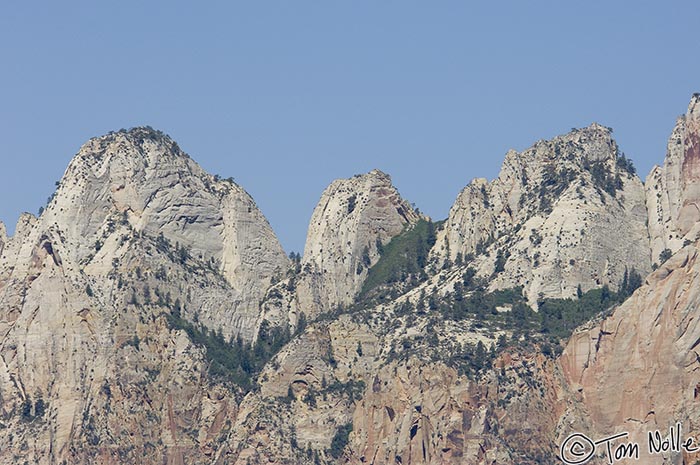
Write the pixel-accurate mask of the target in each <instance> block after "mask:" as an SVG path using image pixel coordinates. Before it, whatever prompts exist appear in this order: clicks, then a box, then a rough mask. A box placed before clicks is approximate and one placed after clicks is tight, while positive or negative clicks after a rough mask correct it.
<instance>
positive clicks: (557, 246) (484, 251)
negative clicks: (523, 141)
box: [433, 124, 651, 304]
mask: <svg viewBox="0 0 700 465" xmlns="http://www.w3.org/2000/svg"><path fill="white" fill-rule="evenodd" d="M648 243H649V239H648V234H647V229H646V206H645V196H644V189H643V186H642V183H641V181H640V180H639V179H638V178H637V176H636V175H634V172H633V170H631V169H630V168H629V167H628V165H627V161H626V159H625V158H622V156H620V155H619V154H618V148H617V144H616V143H615V141H614V140H613V139H612V137H611V131H610V129H609V128H605V127H603V126H600V125H598V124H593V125H591V126H589V127H587V128H584V129H579V130H574V131H572V132H571V133H569V134H566V135H564V136H560V137H556V138H554V139H553V140H551V141H540V142H537V143H536V144H535V145H534V146H533V147H531V148H530V149H528V150H525V151H524V152H522V153H518V152H515V151H510V152H508V154H507V155H506V159H505V161H504V163H503V166H502V168H501V172H500V174H499V176H498V178H496V179H495V180H494V181H492V182H490V183H489V182H487V181H486V180H484V179H476V180H474V181H472V183H470V184H469V185H468V186H467V187H465V188H464V189H463V190H462V192H461V193H460V194H459V196H458V198H457V201H456V202H455V204H454V206H453V207H452V209H451V210H450V215H449V217H448V219H447V221H446V222H445V226H444V229H443V231H441V232H440V233H439V235H438V240H437V243H436V245H435V247H434V249H433V256H435V257H436V258H437V259H438V260H439V261H440V262H441V263H444V261H445V260H449V261H451V262H455V261H470V259H471V260H473V262H472V266H474V267H475V268H476V269H477V270H478V272H479V274H480V275H481V276H483V277H488V278H490V279H491V288H492V289H502V288H508V287H514V286H518V285H522V286H523V287H524V288H525V293H526V295H527V296H528V300H529V301H530V303H531V304H535V303H536V301H537V299H538V298H541V297H552V298H568V297H573V296H575V295H576V290H577V287H578V286H579V285H580V286H581V287H582V289H583V290H584V291H585V290H588V289H591V288H594V287H600V286H602V285H606V284H607V285H609V286H610V287H611V288H616V287H617V286H618V285H619V283H620V282H621V281H622V278H623V275H624V272H625V268H626V267H627V268H635V269H636V270H637V271H638V272H641V273H642V274H644V273H646V272H648V271H649V270H650V266H651V263H650V259H649V245H648Z"/></svg>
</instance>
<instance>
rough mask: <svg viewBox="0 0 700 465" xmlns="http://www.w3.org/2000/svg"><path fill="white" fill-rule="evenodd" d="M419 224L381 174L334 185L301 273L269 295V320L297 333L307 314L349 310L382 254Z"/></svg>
mask: <svg viewBox="0 0 700 465" xmlns="http://www.w3.org/2000/svg"><path fill="white" fill-rule="evenodd" d="M419 219H420V215H419V214H418V213H416V212H415V211H414V210H413V208H411V206H410V205H409V203H408V202H407V201H406V200H404V199H403V198H401V195H400V194H399V192H398V191H397V190H396V188H395V187H394V186H393V185H392V183H391V178H390V177H389V176H388V175H387V174H385V173H383V172H381V171H379V170H373V171H370V172H369V173H366V174H361V175H355V176H353V177H352V178H349V179H339V180H336V181H334V182H333V183H331V185H330V186H328V187H327V188H326V190H325V191H324V192H323V194H322V195H321V199H320V200H319V202H318V205H317V206H316V208H315V209H314V212H313V215H312V217H311V221H310V222H309V229H308V233H307V238H306V245H305V247H304V255H303V257H301V259H300V262H299V263H298V265H297V270H296V271H295V272H294V273H293V275H292V276H291V277H290V278H289V279H286V280H284V281H282V282H280V283H279V284H277V285H276V286H274V287H273V288H271V289H270V290H269V291H268V294H267V296H266V298H265V302H264V303H263V310H264V318H266V319H267V320H269V321H270V322H272V323H273V324H275V325H285V324H290V326H291V327H292V328H295V327H296V326H297V323H298V321H299V318H300V317H301V314H302V313H303V314H304V318H306V319H310V318H313V317H315V316H317V315H319V314H321V313H324V312H329V311H333V310H336V309H337V308H339V307H347V306H349V305H350V304H352V303H353V301H354V299H355V297H356V296H357V294H358V293H359V292H360V290H361V289H362V285H363V283H364V281H365V279H366V278H367V273H368V272H369V269H370V268H371V267H372V266H373V265H374V264H375V263H377V260H379V256H380V248H381V247H382V246H383V245H386V244H387V243H388V242H389V241H390V240H391V239H392V238H393V237H395V236H397V235H399V234H400V233H401V232H403V231H405V230H406V228H408V227H410V226H411V225H413V224H415V223H416V222H417V221H418V220H419Z"/></svg>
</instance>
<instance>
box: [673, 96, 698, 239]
mask: <svg viewBox="0 0 700 465" xmlns="http://www.w3.org/2000/svg"><path fill="white" fill-rule="evenodd" d="M684 145H685V153H684V158H683V165H682V171H681V173H682V203H681V209H680V211H679V214H678V224H679V227H680V229H681V232H683V233H684V234H685V233H687V232H688V231H689V230H690V229H691V228H692V227H693V225H694V224H695V223H697V222H698V221H700V96H697V95H696V96H693V99H692V100H691V102H690V106H689V107H688V113H687V115H686V122H685V137H684Z"/></svg>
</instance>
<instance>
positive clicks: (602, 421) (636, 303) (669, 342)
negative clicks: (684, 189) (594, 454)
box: [561, 246, 700, 464]
mask: <svg viewBox="0 0 700 465" xmlns="http://www.w3.org/2000/svg"><path fill="white" fill-rule="evenodd" d="M647 283H648V285H646V286H643V287H642V288H640V289H639V290H638V291H637V292H636V293H635V294H634V295H633V296H632V297H631V298H630V299H629V300H627V301H626V302H625V303H624V304H622V305H621V306H620V307H619V308H618V309H617V310H616V311H615V313H614V314H613V315H612V316H610V317H609V318H607V319H605V320H604V321H603V322H601V323H600V325H598V326H596V327H594V328H592V329H590V330H588V331H584V332H581V333H579V334H577V335H576V336H574V337H573V338H572V339H571V340H570V341H569V344H568V346H567V348H566V350H565V351H564V353H563V355H562V357H561V364H562V368H563V372H564V375H565V377H566V378H567V382H568V383H569V384H570V385H572V386H574V387H577V388H578V389H579V391H580V393H581V399H582V401H583V404H584V405H585V408H586V410H587V414H588V415H589V417H590V421H591V423H592V425H593V428H594V430H595V431H596V433H598V434H601V435H605V434H608V433H610V434H612V433H618V432H629V433H630V435H631V438H632V440H634V441H637V442H639V443H640V444H646V441H647V436H646V435H647V433H648V432H650V431H655V430H657V429H658V430H661V431H667V430H668V428H669V427H670V426H673V425H674V424H675V423H676V422H681V424H682V425H683V428H684V436H694V437H697V436H698V433H699V427H700V409H698V406H699V405H700V400H699V399H698V396H697V391H698V389H697V386H698V384H699V383H700V354H699V352H700V349H698V345H699V344H698V341H700V321H698V318H697V311H698V308H699V307H700V253H699V251H698V249H697V248H695V247H693V246H688V247H686V248H684V249H682V250H681V251H679V252H678V253H676V254H675V255H674V256H673V257H672V258H671V259H669V260H668V261H667V262H666V263H665V264H664V265H663V266H662V267H661V268H659V269H658V270H657V271H656V272H654V273H653V274H651V275H650V276H649V278H648V279H647ZM686 458H687V459H690V458H689V457H686ZM695 460H697V457H693V460H690V461H686V462H683V463H695ZM637 463H640V464H661V463H669V462H664V461H663V458H662V457H660V456H649V455H648V454H642V456H641V457H640V461H639V462H637ZM673 463H681V462H673Z"/></svg>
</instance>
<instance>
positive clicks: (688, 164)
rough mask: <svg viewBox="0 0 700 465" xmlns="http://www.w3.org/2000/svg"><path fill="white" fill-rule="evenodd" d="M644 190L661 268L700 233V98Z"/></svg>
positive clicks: (681, 122)
mask: <svg viewBox="0 0 700 465" xmlns="http://www.w3.org/2000/svg"><path fill="white" fill-rule="evenodd" d="M645 186H646V191H647V206H648V209H649V234H650V237H651V257H652V260H653V261H654V263H657V264H661V263H662V262H663V261H664V260H665V259H667V258H668V256H669V254H670V253H673V252H675V251H677V250H678V249H680V248H681V247H683V245H684V244H685V243H686V241H694V240H695V239H696V238H697V237H698V234H699V233H700V227H698V222H699V221H700V94H695V95H693V98H692V99H691V101H690V105H688V111H687V112H686V114H685V115H683V116H681V117H680V118H678V120H677V121H676V125H675V127H674V128H673V133H672V134H671V137H670V138H669V141H668V146H667V152H666V158H665V160H664V163H663V166H661V167H659V166H655V167H654V168H653V169H652V171H651V173H649V176H648V177H647V180H646V185H645Z"/></svg>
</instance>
